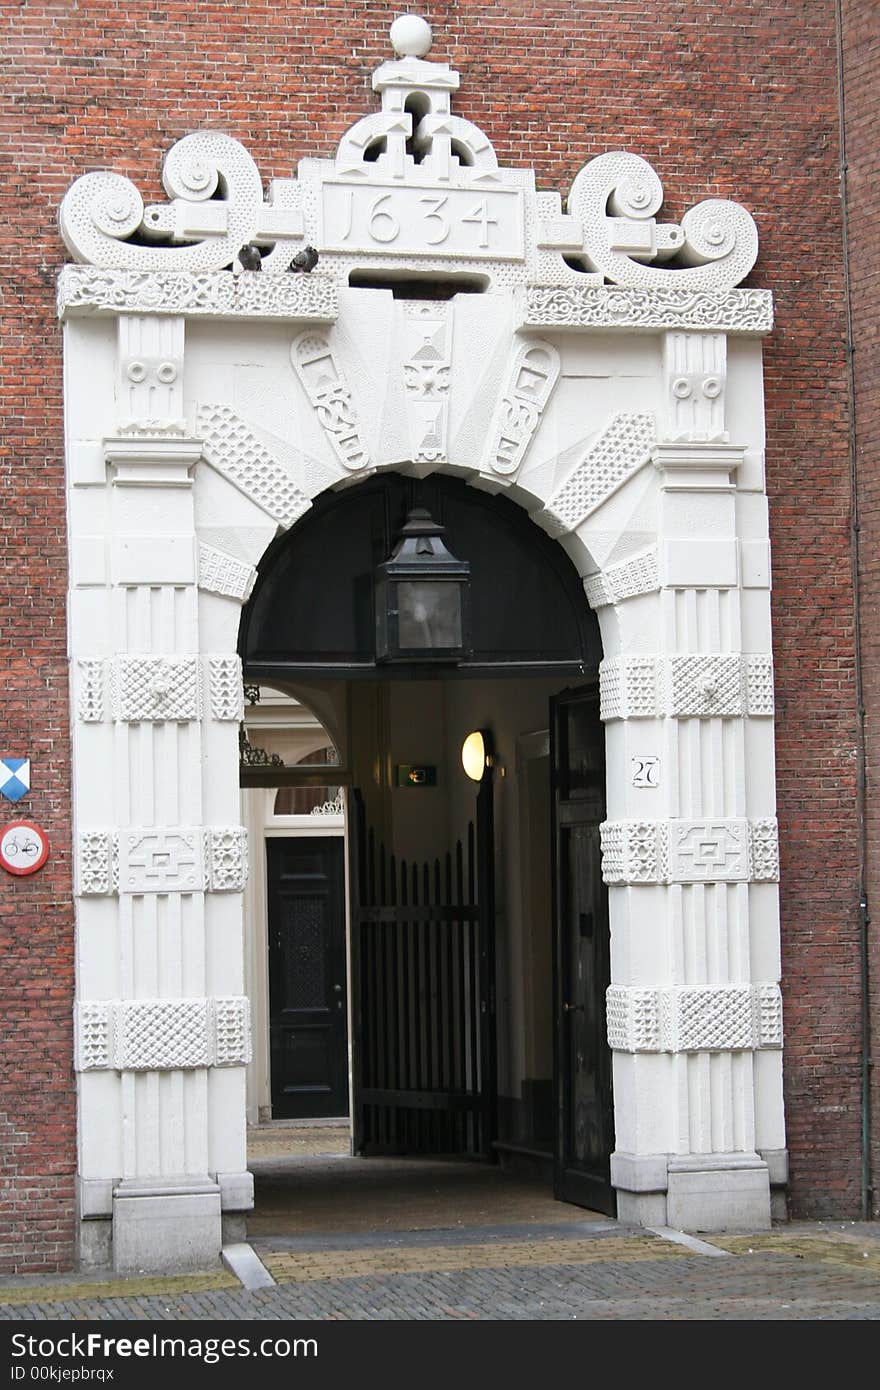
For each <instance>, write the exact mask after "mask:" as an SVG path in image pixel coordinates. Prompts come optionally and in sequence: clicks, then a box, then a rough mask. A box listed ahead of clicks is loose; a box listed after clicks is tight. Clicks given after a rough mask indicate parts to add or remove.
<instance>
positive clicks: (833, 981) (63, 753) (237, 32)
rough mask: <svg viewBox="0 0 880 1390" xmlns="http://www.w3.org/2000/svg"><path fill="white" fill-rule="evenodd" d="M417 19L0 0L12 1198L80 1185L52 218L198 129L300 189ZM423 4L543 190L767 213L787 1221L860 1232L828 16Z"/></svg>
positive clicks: (468, 106)
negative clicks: (27, 762)
mask: <svg viewBox="0 0 880 1390" xmlns="http://www.w3.org/2000/svg"><path fill="white" fill-rule="evenodd" d="M403 8H404V6H402V5H399V4H387V3H357V2H356V0H346V3H342V2H341V0H326V3H320V4H319V3H317V2H316V0H299V2H298V3H297V4H295V5H294V4H289V3H281V4H278V3H273V4H271V5H270V4H268V3H267V2H266V0H252V2H251V3H250V4H248V5H247V6H243V5H237V4H236V5H232V4H229V5H218V4H211V5H208V4H201V3H195V4H183V3H170V4H169V5H167V6H166V7H164V8H163V10H162V12H161V14H160V13H159V12H158V11H154V10H150V9H146V10H145V9H144V8H143V7H140V6H135V5H133V4H132V3H128V4H119V3H113V0H82V3H80V4H79V5H78V6H77V7H76V9H74V8H73V7H71V6H69V5H67V4H63V3H60V0H53V2H51V3H50V2H49V0H44V2H43V3H40V0H34V3H30V4H28V5H27V6H25V7H22V6H20V5H17V4H16V5H13V4H10V3H9V0H0V21H2V23H3V25H4V28H5V30H6V34H5V37H4V50H5V53H6V66H7V72H8V75H9V77H10V83H11V85H10V91H11V93H12V100H11V101H10V102H9V103H8V104H7V106H6V108H5V111H4V112H3V113H0V141H2V145H3V146H4V147H5V150H6V154H7V156H8V157H10V158H11V161H12V169H11V171H10V173H9V174H8V176H7V177H6V178H5V179H4V182H3V184H2V187H0V202H2V207H3V215H4V223H5V225H6V227H7V228H10V229H14V237H15V257H14V263H13V268H12V270H11V273H7V275H6V277H5V284H4V290H5V293H6V299H7V306H8V311H7V330H6V332H5V334H4V369H3V371H4V397H3V399H4V414H5V428H4V431H3V433H2V437H0V477H2V483H3V489H4V498H5V499H6V506H5V507H4V511H3V515H2V519H0V536H2V541H0V547H2V549H0V556H2V559H0V564H2V565H3V568H4V571H5V573H6V574H7V575H8V576H9V579H8V582H7V583H5V584H4V585H3V588H2V592H0V621H2V627H3V631H4V633H5V634H6V645H7V646H8V654H7V656H5V657H4V668H5V669H4V678H5V681H6V699H7V707H6V721H5V722H6V728H7V742H8V746H9V750H10V752H13V753H15V752H19V751H22V752H25V753H30V754H31V756H32V757H33V758H34V793H33V795H32V796H31V797H30V798H28V799H27V801H26V802H25V803H23V809H24V810H25V811H26V813H27V814H28V815H31V816H33V817H34V818H35V819H37V820H39V821H41V823H43V824H45V825H46V827H47V829H48V832H49V835H50V838H51V839H52V848H53V854H52V859H51V861H50V863H49V865H48V866H47V868H46V869H45V870H44V871H43V872H42V873H41V874H40V875H37V876H36V877H35V878H34V879H32V880H27V881H22V882H17V883H15V884H13V885H12V886H10V884H11V881H9V880H6V881H4V883H3V885H2V888H3V900H4V901H3V923H4V925H3V935H4V951H3V960H4V966H5V967H6V968H5V969H4V976H3V991H4V1000H3V1001H2V1002H3V1006H4V1008H5V1009H6V1014H5V1016H6V1017H7V1019H8V1018H9V1017H10V1014H9V1011H8V1010H9V1007H10V1006H11V1005H14V1004H16V1003H18V1004H19V1005H20V1004H21V1001H23V1000H27V1001H29V1003H30V1005H31V1006H32V1007H31V1008H30V1012H29V1013H28V1014H27V1015H26V1016H21V1015H20V1016H19V1018H18V1021H17V1026H20V1027H21V1028H22V1029H23V1030H24V1032H23V1034H16V1035H14V1036H13V1038H12V1040H11V1042H10V1044H9V1045H8V1046H7V1048H6V1049H5V1053H4V1055H5V1056H6V1057H7V1058H8V1059H9V1060H8V1061H7V1063H6V1064H5V1067H6V1069H5V1070H4V1071H2V1072H0V1113H4V1112H5V1113H7V1114H8V1115H9V1116H10V1120H11V1122H12V1123H13V1124H14V1125H15V1126H16V1127H17V1128H24V1129H25V1131H26V1132H27V1134H28V1136H29V1147H27V1148H26V1149H25V1151H24V1152H21V1151H20V1150H16V1151H15V1154H16V1156H15V1160H14V1161H15V1165H16V1170H17V1180H18V1181H20V1182H22V1183H26V1182H28V1181H29V1180H30V1176H31V1175H36V1176H37V1177H40V1178H48V1179H51V1178H53V1177H57V1179H58V1190H59V1191H61V1190H62V1185H63V1184H68V1185H69V1182H70V1175H71V1173H72V1171H73V1167H74V1102H73V1076H72V1072H71V1069H70V1027H69V1017H70V999H71V995H72V970H73V963H72V912H71V908H70V891H71V889H70V874H69V867H70V866H69V844H68V840H69V830H68V825H67V819H66V815H67V805H68V797H69V776H68V767H67V757H68V747H67V703H66V702H67V691H66V685H65V658H64V590H65V576H66V557H65V553H64V534H65V526H64V504H63V488H62V476H63V465H62V449H61V354H60V332H59V329H58V325H57V323H56V320H55V314H54V277H55V273H56V271H57V268H58V267H59V266H60V264H61V263H62V262H63V261H64V259H65V252H64V249H63V247H62V244H61V242H60V239H59V237H58V235H57V231H56V221H55V217H56V209H57V206H58V203H59V202H60V199H61V197H62V195H63V193H64V191H65V189H66V188H67V186H68V185H69V183H70V182H71V180H72V179H73V178H74V177H76V176H77V175H79V174H81V173H83V172H85V171H87V170H89V169H95V168H105V167H112V168H115V169H117V170H119V171H120V172H124V173H125V174H127V175H128V176H129V177H131V178H132V179H133V180H134V182H135V183H136V185H137V186H138V188H139V189H140V190H141V192H142V194H143V195H144V199H145V201H146V202H148V203H149V202H153V201H164V193H163V191H162V188H161V184H160V168H161V162H162V158H163V156H164V154H165V153H166V151H167V150H168V149H169V148H170V146H171V145H172V144H173V143H174V142H175V141H176V140H177V139H179V138H180V137H181V136H183V135H184V134H186V133H187V132H189V131H190V130H193V129H199V128H206V127H210V128H214V129H219V130H223V131H226V132H228V133H229V134H231V135H233V136H235V137H236V138H238V139H240V140H242V141H243V142H244V144H245V145H246V146H247V147H248V149H249V150H250V151H251V153H252V155H253V156H254V158H255V160H256V162H257V164H258V167H259V168H260V171H261V174H262V176H263V179H264V182H268V180H269V179H270V178H271V177H273V176H287V175H290V174H292V173H293V172H294V170H295V165H296V161H297V160H298V159H299V158H301V157H303V156H309V155H319V156H325V157H329V156H331V155H332V153H333V151H334V149H335V146H336V143H337V141H338V139H339V138H340V136H341V135H342V134H343V132H344V131H345V130H346V129H347V128H348V127H349V126H350V125H351V124H352V123H353V121H355V120H356V119H358V118H359V117H360V116H362V115H363V114H365V113H367V112H369V111H373V110H375V109H377V106H378V102H377V98H376V97H375V94H374V93H373V92H372V91H371V88H370V76H371V73H372V71H373V69H374V68H375V66H376V65H377V64H378V62H380V61H382V60H383V59H385V58H387V57H390V56H391V49H390V45H389V42H388V37H387V35H388V28H389V25H390V23H391V21H392V20H393V19H394V18H395V17H396V15H397V14H398V13H400V11H401V10H402V9H403ZM850 8H851V9H852V8H854V7H853V6H851V7H850ZM855 8H857V7H855ZM863 9H864V11H865V13H867V0H866V4H865V6H863ZM424 12H425V13H426V15H427V17H428V19H429V20H430V21H431V23H432V25H433V27H434V48H433V52H432V56H433V57H435V58H439V59H446V58H448V59H450V60H451V61H452V62H453V63H454V66H455V67H456V68H457V69H458V70H459V71H460V73H461V76H462V86H461V91H460V93H458V94H457V95H456V97H455V100H454V109H455V111H456V112H457V113H458V114H459V115H462V116H464V117H466V118H468V119H470V120H472V121H475V122H476V123H477V124H478V125H480V126H482V127H483V128H484V129H485V131H486V133H487V134H488V136H489V138H490V139H491V140H492V141H493V142H494V144H495V148H496V150H497V153H498V156H499V159H500V160H501V162H502V163H505V164H512V165H519V166H522V165H527V164H531V165H533V166H534V168H535V170H536V174H537V181H538V187H539V188H541V189H558V190H559V191H560V192H562V193H563V194H564V193H565V192H566V191H567V189H568V187H569V186H570V184H571V181H572V179H573V177H574V175H575V174H576V173H577V171H578V170H579V169H580V168H581V166H582V165H583V164H584V163H585V162H586V161H587V160H588V159H589V158H591V157H593V156H595V155H597V154H600V153H602V152H604V151H605V150H608V149H619V148H624V149H631V150H633V151H635V152H637V153H639V154H641V155H643V156H644V157H645V158H647V159H648V160H649V162H651V163H652V164H653V165H654V166H655V167H656V169H657V171H658V173H659V175H660V177H661V179H662V181H663V184H664V187H665V191H666V204H665V208H664V212H663V214H662V215H663V216H664V218H666V219H667V220H677V219H678V218H680V216H681V214H682V213H683V212H684V211H685V210H686V209H687V207H689V206H690V205H691V204H692V203H695V202H697V201H699V200H700V199H701V198H706V197H713V196H716V197H732V198H734V199H736V200H737V201H740V202H742V203H744V204H745V206H747V207H748V208H749V209H750V210H751V211H752V212H753V213H754V214H755V216H756V218H757V219H758V223H759V231H760V235H761V245H762V250H761V257H760V259H759V262H758V264H757V266H756V268H755V270H754V271H753V273H752V275H751V277H750V279H749V281H748V282H747V283H748V284H752V285H756V286H761V287H768V288H770V289H772V290H773V291H774V293H775V295H776V304H777V328H776V331H775V333H774V335H773V336H772V337H771V338H770V339H769V341H768V343H767V348H766V364H767V416H768V465H767V478H768V489H769V493H770V503H771V525H772V532H773V541H774V547H775V549H774V583H775V589H774V599H773V607H774V621H775V656H776V680H777V690H778V695H779V701H780V710H781V717H780V727H779V745H778V750H779V814H780V832H781V838H782V869H783V887H782V923H783V952H784V970H785V980H786V984H785V999H786V1042H787V1054H786V1056H787V1063H786V1066H787V1071H786V1075H787V1093H786V1100H787V1109H788V1124H789V1143H790V1146H791V1158H792V1199H793V1201H792V1206H793V1210H794V1211H795V1212H796V1213H801V1214H831V1212H832V1211H833V1212H834V1213H835V1214H840V1215H846V1214H854V1204H855V1203H856V1201H857V1193H858V1144H857V1137H858V1135H857V1132H858V1074H857V1073H858V1065H857V1050H858V1049H857V1033H858V997H857V996H858V988H857V954H856V953H857V930H858V927H857V910H856V903H857V893H856V887H857V857H856V836H855V819H854V806H853V789H854V781H855V760H854V747H855V720H854V701H853V652H852V630H851V611H852V594H851V586H850V576H849V529H848V521H849V489H848V457H847V447H846V418H847V396H846V370H845V356H844V326H843V310H842V270H841V253H840V216H839V204H838V199H837V160H838V140H837V91H836V73H835V35H834V5H833V3H832V0H815V3H813V4H811V5H810V6H797V7H792V6H791V5H789V4H788V3H786V2H785V0H768V3H766V4H764V5H763V6H761V7H760V8H757V7H755V6H754V5H753V4H752V3H751V2H750V0H725V2H724V3H721V2H720V0H719V2H718V3H710V4H709V5H708V6H707V5H706V4H696V3H691V0H687V2H685V0H671V3H670V4H668V5H667V6H665V7H664V9H663V12H662V14H658V12H657V10H656V8H655V7H654V6H651V5H648V4H647V3H646V2H645V0H616V3H615V4H614V5H611V4H610V3H598V4H596V5H593V6H590V7H585V6H583V5H582V4H581V3H578V2H577V0H543V3H542V4H541V5H537V4H530V3H513V4H511V3H507V4H493V3H489V4H487V3H483V0H479V3H478V2H477V0H460V2H459V3H455V4H451V3H446V4H444V3H437V4H432V5H430V6H428V7H426V8H425V11H424ZM9 653H11V657H10V656H9ZM19 1037H20V1038H21V1046H20V1047H19V1043H18V1038H19ZM25 1049H29V1050H30V1051H31V1053H32V1056H33V1057H35V1058H38V1059H39V1060H38V1062H37V1064H36V1066H34V1065H33V1064H31V1066H30V1068H29V1081H28V1085H27V1087H25V1088H23V1087H22V1085H21V1073H20V1070H19V1067H18V1064H17V1063H16V1061H15V1060H14V1059H15V1055H16V1054H17V1053H18V1054H19V1055H21V1054H23V1053H24V1052H25ZM10 1064H11V1065H10ZM839 1107H842V1108H839ZM64 1190H65V1191H66V1190H69V1187H65V1188H64ZM2 1216H3V1213H2V1210H0V1229H6V1230H7V1232H8V1233H9V1239H10V1241H11V1242H13V1243H15V1242H18V1243H20V1244H21V1243H26V1235H25V1232H26V1229H27V1219H26V1216H25V1220H24V1224H22V1223H21V1222H19V1220H18V1217H16V1218H15V1220H14V1221H12V1222H11V1224H10V1223H9V1222H7V1221H5V1220H3V1219H2ZM64 1239H66V1240H67V1242H68V1243H67V1244H66V1245H65V1244H64V1240H61V1241H60V1242H59V1241H51V1240H46V1241H37V1240H36V1239H34V1251H35V1252H40V1253H35V1254H34V1256H33V1258H34V1259H35V1260H45V1259H46V1258H49V1257H48V1256H47V1255H46V1254H45V1252H46V1251H48V1250H50V1249H51V1250H52V1251H53V1252H54V1255H53V1256H52V1258H57V1259H58V1261H59V1262H60V1263H64V1261H65V1260H68V1259H69V1258H71V1251H72V1247H71V1246H70V1244H69V1240H70V1236H69V1232H68V1235H67V1236H66V1237H65V1238H64ZM62 1247H63V1250H64V1251H65V1252H66V1253H62ZM10 1248H13V1247H12V1246H10ZM22 1267H24V1266H22Z"/></svg>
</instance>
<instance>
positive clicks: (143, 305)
mask: <svg viewBox="0 0 880 1390" xmlns="http://www.w3.org/2000/svg"><path fill="white" fill-rule="evenodd" d="M117 314H182V315H185V316H186V317H187V318H227V319H228V318H238V319H273V320H276V321H277V320H279V319H281V320H285V321H287V322H289V323H302V324H312V323H334V322H335V321H336V318H337V317H338V314H339V292H338V287H337V282H336V279H335V278H334V277H333V276H332V275H322V274H320V272H318V271H316V272H314V273H313V274H311V275H254V274H242V275H233V274H231V273H230V272H229V271H227V270H219V271H212V272H203V273H201V274H199V273H196V272H193V271H183V270H150V271H142V270H114V269H98V268H96V267H94V266H84V265H66V266H64V267H63V268H62V270H61V273H60V275H59V277H58V317H59V318H61V319H67V318H72V317H77V316H86V317H90V318H91V317H95V316H99V315H100V316H104V317H107V316H110V315H117Z"/></svg>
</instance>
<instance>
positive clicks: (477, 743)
mask: <svg viewBox="0 0 880 1390" xmlns="http://www.w3.org/2000/svg"><path fill="white" fill-rule="evenodd" d="M486 762H487V755H486V740H485V739H484V737H483V735H482V733H481V731H480V730H479V729H475V730H474V732H473V733H472V734H468V736H467V738H466V739H465V741H464V743H463V744H462V745H461V765H462V767H463V768H464V770H465V772H466V773H467V775H468V777H470V779H471V781H473V782H482V780H483V773H484V772H485V771H486Z"/></svg>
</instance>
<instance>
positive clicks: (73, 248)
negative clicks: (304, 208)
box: [59, 131, 302, 274]
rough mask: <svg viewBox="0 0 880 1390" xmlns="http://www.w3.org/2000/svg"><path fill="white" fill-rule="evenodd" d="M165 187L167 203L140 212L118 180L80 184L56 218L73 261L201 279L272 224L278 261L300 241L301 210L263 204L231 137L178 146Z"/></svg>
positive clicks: (214, 135) (105, 177)
mask: <svg viewBox="0 0 880 1390" xmlns="http://www.w3.org/2000/svg"><path fill="white" fill-rule="evenodd" d="M162 184H163V186H164V188H165V192H166V193H167V194H168V196H169V198H170V199H171V202H169V203H153V204H151V205H149V206H147V207H145V206H144V201H143V199H142V197H141V195H140V193H139V192H138V190H137V188H135V186H134V184H133V183H132V182H131V181H130V180H129V179H127V178H125V177H124V176H123V175H121V174H115V173H111V172H109V171H101V172H99V173H91V174H84V175H83V176H82V178H79V179H77V180H76V182H75V183H74V184H72V185H71V187H70V188H69V189H68V191H67V194H66V195H65V197H64V199H63V201H62V203H61V208H60V212H59V220H60V226H61V235H62V237H63V238H64V242H65V245H66V246H67V248H68V250H69V251H70V252H71V254H72V255H73V256H74V258H75V259H76V260H77V261H81V262H84V263H85V264H87V265H93V266H101V267H105V268H115V269H126V270H138V271H161V270H174V271H190V272H192V273H195V274H198V273H200V272H204V271H209V270H219V269H222V268H223V267H224V266H228V265H231V264H232V262H233V261H234V260H235V258H236V256H237V254H238V251H239V249H240V248H241V247H242V246H243V245H244V244H245V243H246V242H249V241H252V240H254V239H255V238H257V237H258V236H260V235H263V236H265V235H266V234H267V233H268V231H269V225H268V224H269V223H270V222H271V224H272V227H271V231H272V234H273V235H272V241H273V243H274V244H275V252H274V254H275V255H277V256H278V257H279V259H280V258H282V257H283V254H284V252H285V250H286V254H287V261H289V260H290V257H291V255H292V254H293V252H294V251H295V250H296V249H298V247H299V246H300V245H301V243H302V236H301V227H302V217H301V214H300V213H299V211H298V210H296V211H294V210H292V209H291V210H285V209H283V208H281V207H274V206H272V204H271V203H270V204H264V202H263V184H262V180H261V178H260V172H259V170H258V168H257V166H256V164H255V163H254V161H253V159H252V158H251V156H250V155H249V154H248V152H247V150H246V149H245V148H244V146H243V145H241V144H240V143H239V142H238V141H237V140H233V139H232V137H231V136H229V135H222V134H220V133H219V132H217V131H198V132H196V133H195V134H193V135H187V136H185V137H184V138H183V139H182V140H179V141H178V142H177V144H176V145H173V146H172V148H171V149H170V150H169V152H168V154H167V155H166V157H165V162H164V164H163V166H162ZM218 194H222V195H223V196H218ZM285 233H286V236H285ZM132 237H134V238H135V240H129V238H132ZM151 241H153V242H157V241H161V242H163V243H168V242H170V243H172V244H171V245H168V244H164V245H154V246H151V245H150V244H149V243H150V242H151ZM173 243H178V244H177V245H174V244H173ZM182 243H187V244H182Z"/></svg>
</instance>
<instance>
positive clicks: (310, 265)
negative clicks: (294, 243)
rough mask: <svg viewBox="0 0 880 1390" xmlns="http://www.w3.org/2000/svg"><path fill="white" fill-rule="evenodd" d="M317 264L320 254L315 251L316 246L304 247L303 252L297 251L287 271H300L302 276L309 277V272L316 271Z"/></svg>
mask: <svg viewBox="0 0 880 1390" xmlns="http://www.w3.org/2000/svg"><path fill="white" fill-rule="evenodd" d="M317 264H318V253H317V251H316V250H315V248H314V246H304V247H303V249H302V250H301V251H297V253H296V255H295V256H294V258H293V260H292V261H291V262H290V265H289V266H288V267H287V269H288V270H293V271H298V272H300V273H301V274H304V275H308V273H309V271H310V270H314V268H315V266H316V265H317Z"/></svg>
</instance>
